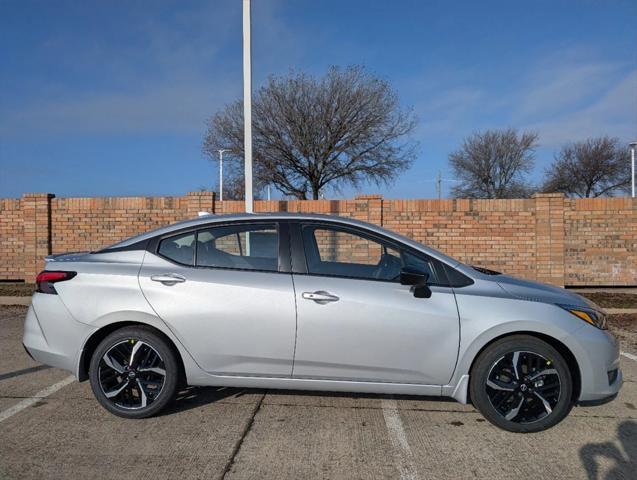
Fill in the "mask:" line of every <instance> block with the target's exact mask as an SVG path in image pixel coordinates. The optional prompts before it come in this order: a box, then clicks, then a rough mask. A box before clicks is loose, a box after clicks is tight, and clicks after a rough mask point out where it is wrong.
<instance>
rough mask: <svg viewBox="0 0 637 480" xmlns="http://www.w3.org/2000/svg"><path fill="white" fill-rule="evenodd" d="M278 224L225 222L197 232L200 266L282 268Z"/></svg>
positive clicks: (268, 269) (255, 268) (250, 268)
mask: <svg viewBox="0 0 637 480" xmlns="http://www.w3.org/2000/svg"><path fill="white" fill-rule="evenodd" d="M278 238H279V237H278V233H277V229H276V225H274V224H262V225H224V226H219V227H212V228H208V229H205V230H200V231H199V232H198V234H197V266H200V267H219V268H238V269H242V270H266V271H273V272H275V271H277V270H278V263H279V262H278V258H279V242H278Z"/></svg>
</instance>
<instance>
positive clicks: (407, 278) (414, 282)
mask: <svg viewBox="0 0 637 480" xmlns="http://www.w3.org/2000/svg"><path fill="white" fill-rule="evenodd" d="M428 279H429V274H427V273H425V272H421V271H419V270H416V269H414V268H403V269H402V270H401V271H400V284H401V285H411V286H412V287H413V288H412V292H413V293H414V297H416V298H429V297H431V290H430V289H429V287H428V286H427V280H428Z"/></svg>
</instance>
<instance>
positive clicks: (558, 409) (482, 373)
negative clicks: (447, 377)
mask: <svg viewBox="0 0 637 480" xmlns="http://www.w3.org/2000/svg"><path fill="white" fill-rule="evenodd" d="M470 378H471V381H470V395H471V400H472V402H473V404H474V406H475V407H476V408H477V409H478V410H479V411H480V412H481V413H482V414H483V415H484V417H485V418H486V419H487V420H489V421H490V422H491V423H493V424H494V425H497V426H498V427H500V428H503V429H505V430H509V431H511V432H538V431H541V430H546V429H547V428H550V427H552V426H554V425H556V424H557V423H559V422H560V421H562V420H563V419H564V417H566V415H568V413H569V412H570V410H571V408H572V406H573V401H572V393H573V380H572V376H571V373H570V370H569V368H568V364H567V363H566V361H565V360H564V357H563V356H562V355H561V354H560V353H559V352H558V351H557V350H555V348H553V347H552V346H551V345H549V344H548V343H546V342H544V341H542V340H540V339H539V338H536V337H532V336H529V335H513V336H510V337H505V338H503V339H501V340H498V341H496V342H494V343H492V344H491V345H489V346H488V347H487V348H486V349H485V350H484V351H483V352H482V353H481V354H480V355H479V357H478V358H477V359H476V361H475V363H474V366H473V368H472V371H471V377H470Z"/></svg>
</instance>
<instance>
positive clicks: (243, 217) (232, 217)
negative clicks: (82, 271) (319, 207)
mask: <svg viewBox="0 0 637 480" xmlns="http://www.w3.org/2000/svg"><path fill="white" fill-rule="evenodd" d="M259 220H271V221H276V220H310V221H322V222H329V223H337V224H340V225H350V226H354V227H361V228H363V229H365V230H371V231H372V232H375V233H377V234H380V235H384V236H387V237H390V238H393V239H394V240H397V241H399V242H401V243H405V244H407V245H409V246H411V247H413V248H415V249H417V250H421V251H423V252H426V253H428V254H430V255H432V256H433V257H436V258H438V259H439V260H443V261H446V262H447V263H448V264H449V265H456V264H458V263H460V262H459V261H458V260H456V259H455V258H453V257H449V256H448V255H445V254H444V253H442V252H439V251H438V250H435V249H433V248H430V247H426V246H424V245H422V244H420V243H418V242H415V241H413V240H412V239H410V238H409V237H405V236H403V235H400V234H398V233H395V232H392V231H391V230H387V229H385V228H382V227H379V226H378V225H375V224H373V223H368V222H364V221H361V220H357V219H354V218H349V217H341V216H337V215H323V214H318V213H302V212H294V213H291V212H274V213H237V214H228V215H214V214H209V215H202V216H201V217H197V218H193V219H190V220H184V221H181V222H177V223H173V224H170V225H166V226H164V227H160V228H157V229H154V230H150V231H148V232H145V233H142V234H140V235H136V236H134V237H130V238H127V239H126V240H123V241H121V242H119V243H116V244H114V245H111V246H110V247H107V249H106V250H110V249H116V248H123V247H128V246H130V245H133V244H135V243H137V242H142V241H144V240H148V239H150V238H153V237H156V236H163V235H166V234H169V233H171V232H176V231H179V230H183V229H187V228H191V227H199V226H207V225H214V224H216V223H226V222H241V221H259Z"/></svg>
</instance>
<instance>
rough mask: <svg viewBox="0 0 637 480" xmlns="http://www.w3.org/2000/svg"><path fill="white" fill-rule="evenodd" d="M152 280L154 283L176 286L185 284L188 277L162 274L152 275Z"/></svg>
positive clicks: (176, 274)
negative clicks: (176, 284)
mask: <svg viewBox="0 0 637 480" xmlns="http://www.w3.org/2000/svg"><path fill="white" fill-rule="evenodd" d="M150 279H151V280H152V281H153V282H160V283H163V284H164V285H169V286H170V285H174V284H175V283H184V282H185V281H186V277H184V276H183V275H179V274H178V273H162V274H161V275H152V276H151V277H150Z"/></svg>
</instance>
